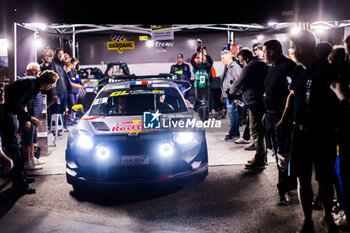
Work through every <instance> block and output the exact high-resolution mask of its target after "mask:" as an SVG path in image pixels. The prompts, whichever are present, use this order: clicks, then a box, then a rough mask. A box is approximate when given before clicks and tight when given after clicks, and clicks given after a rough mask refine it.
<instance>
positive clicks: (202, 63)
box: [191, 40, 213, 121]
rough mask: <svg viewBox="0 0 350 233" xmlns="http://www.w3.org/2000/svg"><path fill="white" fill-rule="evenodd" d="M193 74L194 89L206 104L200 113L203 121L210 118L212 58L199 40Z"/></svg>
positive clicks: (192, 60) (192, 61)
mask: <svg viewBox="0 0 350 233" xmlns="http://www.w3.org/2000/svg"><path fill="white" fill-rule="evenodd" d="M191 64H192V66H193V73H194V75H195V79H194V88H195V92H196V98H197V99H199V100H202V101H203V102H204V106H203V108H201V110H200V111H199V116H200V118H201V120H203V121H205V120H208V118H209V99H210V83H211V80H212V73H211V68H212V66H213V60H212V58H211V57H210V56H209V55H208V54H207V50H206V47H202V42H201V41H200V40H198V47H197V48H196V51H195V53H194V54H193V55H192V57H191Z"/></svg>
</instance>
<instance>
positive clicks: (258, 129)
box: [248, 105, 267, 163]
mask: <svg viewBox="0 0 350 233" xmlns="http://www.w3.org/2000/svg"><path fill="white" fill-rule="evenodd" d="M263 106H264V105H250V106H248V114H249V130H250V136H251V138H252V139H253V143H254V146H255V150H256V153H255V161H256V162H257V163H266V162H267V149H266V140H265V133H266V131H265V127H264V125H263V124H262V118H263V115H264V107H263Z"/></svg>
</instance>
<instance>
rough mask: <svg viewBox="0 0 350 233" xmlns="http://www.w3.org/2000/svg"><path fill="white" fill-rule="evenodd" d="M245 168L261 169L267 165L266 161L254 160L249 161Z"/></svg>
mask: <svg viewBox="0 0 350 233" xmlns="http://www.w3.org/2000/svg"><path fill="white" fill-rule="evenodd" d="M245 168H246V169H250V170H261V169H265V168H266V165H265V163H258V162H257V161H255V160H254V162H252V163H247V164H246V165H245Z"/></svg>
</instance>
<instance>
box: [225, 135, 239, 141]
mask: <svg viewBox="0 0 350 233" xmlns="http://www.w3.org/2000/svg"><path fill="white" fill-rule="evenodd" d="M238 138H239V137H234V136H230V135H226V136H225V141H228V142H232V141H235V140H237V139H238Z"/></svg>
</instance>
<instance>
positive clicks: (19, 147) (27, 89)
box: [0, 48, 86, 193]
mask: <svg viewBox="0 0 350 233" xmlns="http://www.w3.org/2000/svg"><path fill="white" fill-rule="evenodd" d="M78 62H79V61H78V60H77V59H76V58H74V57H72V58H71V57H70V56H69V55H68V54H64V53H63V50H62V49H60V48H59V49H56V50H55V51H53V50H51V49H48V50H45V51H44V53H43V56H42V63H41V64H38V63H37V62H31V63H29V64H28V65H27V68H26V74H25V75H24V77H20V78H18V79H17V80H16V81H15V82H14V83H12V84H10V85H8V86H7V87H6V88H5V87H4V86H1V87H0V88H1V98H0V122H1V124H0V132H1V134H0V135H1V137H0V148H1V150H0V164H1V169H2V173H3V174H8V173H9V177H11V178H12V180H13V189H14V190H15V191H16V192H19V193H35V190H34V189H32V188H30V187H29V186H28V184H29V183H32V182H34V179H33V178H30V177H26V175H25V172H24V171H25V170H39V169H42V168H43V166H44V164H45V161H43V160H42V159H39V158H37V157H36V156H34V155H35V146H36V143H37V130H38V127H40V126H41V125H42V121H41V120H40V115H41V113H42V111H43V108H44V99H43V94H45V95H47V109H46V110H47V113H48V119H49V121H50V116H51V115H52V114H57V113H59V114H62V115H65V113H66V109H67V107H68V109H69V114H68V115H67V116H66V117H63V120H64V122H63V125H64V127H65V129H67V128H66V125H67V121H73V120H74V119H73V114H72V107H73V106H74V105H76V104H77V101H78V93H79V90H80V89H82V88H85V87H86V84H83V83H82V80H81V79H80V78H79V75H78V73H77V70H76V66H77V64H78ZM3 149H4V150H3Z"/></svg>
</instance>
